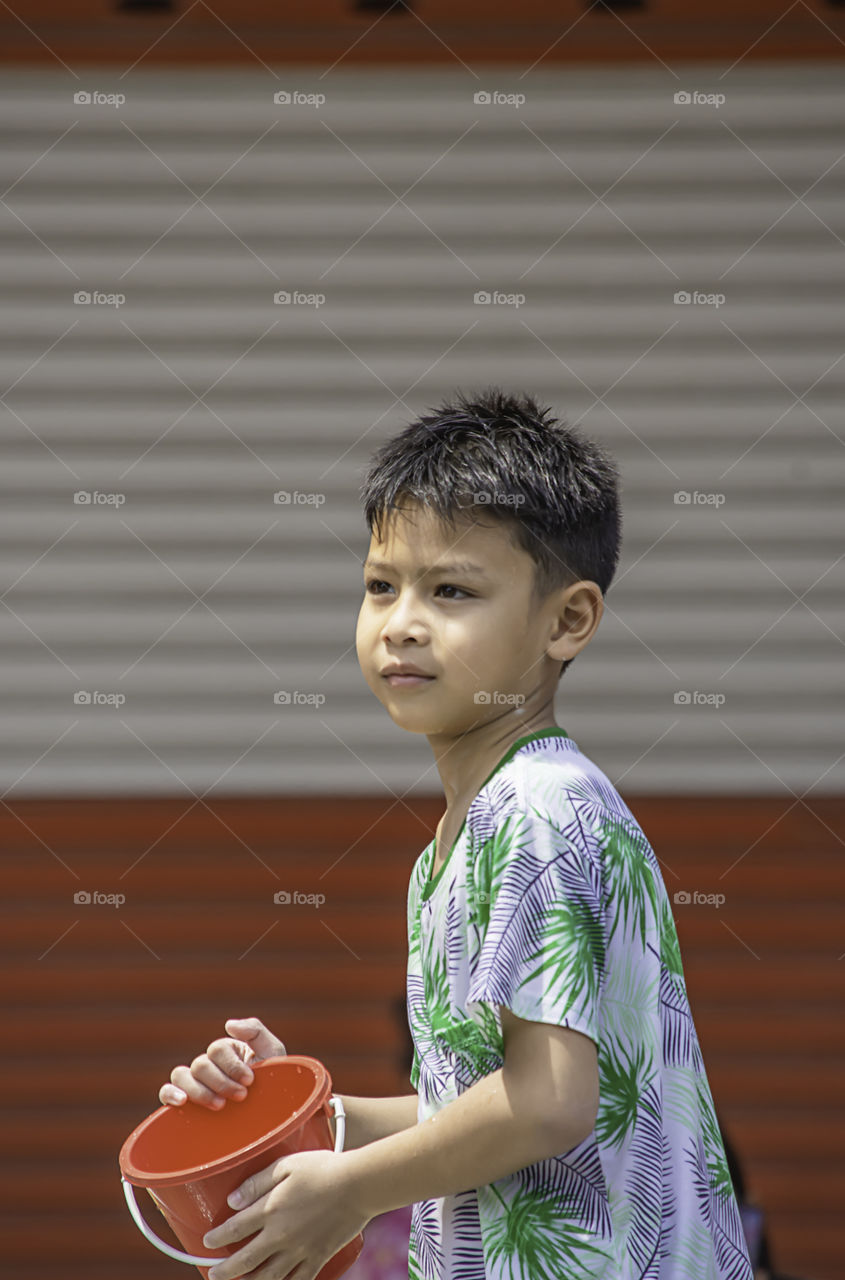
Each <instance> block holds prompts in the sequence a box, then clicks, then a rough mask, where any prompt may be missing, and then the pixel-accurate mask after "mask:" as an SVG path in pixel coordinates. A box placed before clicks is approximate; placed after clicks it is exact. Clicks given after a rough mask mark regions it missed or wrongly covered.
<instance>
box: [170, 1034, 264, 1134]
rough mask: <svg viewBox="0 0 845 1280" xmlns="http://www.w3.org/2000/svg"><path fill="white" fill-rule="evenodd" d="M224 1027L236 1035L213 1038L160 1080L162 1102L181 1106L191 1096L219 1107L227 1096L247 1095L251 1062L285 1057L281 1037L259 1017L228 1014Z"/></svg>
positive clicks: (212, 1108)
mask: <svg viewBox="0 0 845 1280" xmlns="http://www.w3.org/2000/svg"><path fill="white" fill-rule="evenodd" d="M226 1030H227V1031H228V1032H229V1033H230V1035H231V1036H232V1037H237V1039H234V1038H230V1039H224V1040H214V1041H212V1043H211V1044H210V1045H209V1046H208V1049H207V1050H206V1052H205V1053H201V1054H200V1056H199V1057H198V1058H194V1060H193V1062H192V1063H191V1065H190V1067H185V1066H179V1067H174V1068H173V1070H172V1071H171V1073H170V1080H171V1083H170V1084H163V1085H162V1086H161V1088H160V1089H159V1091H158V1096H159V1100H160V1101H161V1102H162V1103H164V1104H165V1105H166V1106H171V1107H181V1106H182V1105H183V1104H184V1103H185V1102H187V1100H188V1099H189V1098H190V1100H191V1101H192V1102H198V1103H199V1104H200V1106H202V1107H208V1108H210V1109H211V1110H212V1111H219V1110H220V1108H221V1107H224V1106H225V1105H226V1099H227V1098H234V1099H235V1101H236V1102H240V1101H242V1099H244V1098H245V1097H246V1091H247V1087H248V1086H249V1085H251V1084H252V1082H253V1080H254V1079H255V1076H254V1074H253V1072H252V1071H250V1069H249V1065H248V1064H249V1063H250V1062H261V1061H262V1059H263V1058H276V1057H284V1056H285V1054H286V1053H287V1050H286V1049H285V1046H284V1045H283V1044H282V1042H281V1040H277V1039H276V1037H275V1036H274V1035H273V1033H272V1032H271V1031H268V1030H267V1028H266V1027H265V1026H264V1023H263V1022H259V1020H258V1018H229V1019H228V1020H227V1022H226Z"/></svg>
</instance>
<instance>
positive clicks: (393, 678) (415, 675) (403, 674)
mask: <svg viewBox="0 0 845 1280" xmlns="http://www.w3.org/2000/svg"><path fill="white" fill-rule="evenodd" d="M380 674H381V676H382V679H384V680H386V681H387V682H388V684H389V685H390V686H391V688H396V689H401V688H403V687H406V686H407V687H410V686H412V685H418V684H424V683H426V682H427V681H428V680H433V679H434V676H432V675H429V674H428V672H427V671H422V670H421V669H420V668H419V667H414V666H411V664H410V663H404V662H403V663H399V664H397V665H396V666H392V667H383V668H382V670H381V673H380Z"/></svg>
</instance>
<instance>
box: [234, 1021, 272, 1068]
mask: <svg viewBox="0 0 845 1280" xmlns="http://www.w3.org/2000/svg"><path fill="white" fill-rule="evenodd" d="M225 1025H226V1031H227V1033H228V1034H229V1035H230V1036H234V1038H235V1039H236V1040H244V1041H246V1043H247V1044H248V1045H249V1047H250V1049H251V1050H252V1052H253V1054H254V1055H255V1057H256V1058H271V1057H275V1056H277V1055H281V1054H284V1053H285V1046H284V1045H283V1044H282V1042H281V1040H279V1039H278V1037H277V1036H274V1035H273V1033H272V1031H268V1029H267V1027H265V1026H264V1023H263V1022H262V1021H261V1020H260V1018H227V1019H226V1024H225Z"/></svg>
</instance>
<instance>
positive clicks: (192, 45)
mask: <svg viewBox="0 0 845 1280" xmlns="http://www.w3.org/2000/svg"><path fill="white" fill-rule="evenodd" d="M413 9H414V12H413V13H412V14H408V13H400V12H397V11H394V12H392V13H388V14H386V15H384V14H383V15H379V14H378V13H377V12H373V11H365V10H358V9H356V8H355V7H353V5H352V3H346V2H345V0H309V3H308V4H307V5H293V4H287V5H285V4H279V3H278V0H208V3H201V4H192V3H191V0H177V3H176V4H175V5H174V7H173V9H172V10H171V11H169V12H162V13H147V14H138V13H134V14H133V13H127V12H120V11H118V10H117V7H116V4H115V3H112V2H110V0H74V3H73V4H72V5H69V4H68V3H67V0H27V2H26V4H24V3H23V0H10V2H9V4H8V5H3V6H0V61H13V62H30V63H36V64H43V65H47V66H53V67H55V68H56V69H58V68H59V67H61V65H62V62H66V63H69V64H70V65H71V66H72V67H73V68H74V69H75V68H77V67H78V66H79V65H80V64H83V63H89V64H90V63H99V64H109V63H112V64H115V66H116V67H117V68H118V69H119V70H121V71H122V70H124V69H125V68H126V67H128V66H132V65H137V66H138V67H140V68H142V69H145V68H149V67H152V66H156V65H165V66H166V65H172V64H180V63H202V64H206V65H216V64H226V63H237V64H242V65H245V66H250V67H252V68H254V69H256V70H258V69H260V68H261V66H262V62H264V63H271V64H273V63H275V64H280V63H281V64H288V63H311V64H314V65H315V66H318V67H320V68H321V69H322V70H325V69H327V68H328V67H331V66H333V65H335V64H337V65H339V66H343V67H348V66H351V65H354V64H356V63H374V64H384V63H396V62H402V63H440V64H443V65H446V66H451V67H454V68H456V69H458V68H460V67H461V63H462V62H464V63H468V64H469V65H470V66H473V67H474V66H475V65H476V64H479V63H485V62H497V63H502V62H507V63H512V64H513V65H515V66H517V67H518V69H519V70H520V71H522V70H525V69H526V68H527V67H528V66H531V65H532V64H534V63H535V62H537V60H538V59H541V60H542V61H541V62H540V63H538V65H539V66H552V65H554V64H555V63H569V62H599V63H603V62H613V63H615V62H642V63H647V64H649V65H651V66H653V67H655V68H657V67H659V66H660V65H661V62H663V61H665V62H667V63H669V64H672V63H674V62H678V61H685V60H690V59H691V60H694V61H698V60H700V59H702V58H715V59H719V60H720V61H721V62H722V63H724V64H725V65H726V66H729V65H731V64H732V63H734V62H735V61H736V60H737V59H742V60H743V61H744V60H746V59H748V60H751V61H756V60H758V59H761V58H762V59H766V58H786V59H807V58H842V57H843V55H845V13H843V11H842V9H841V8H837V7H836V6H833V5H829V4H825V3H822V0H806V2H805V0H802V2H801V3H800V4H792V5H789V4H783V5H772V4H771V3H769V0H744V2H743V3H742V4H739V5H738V4H736V3H733V2H732V0H707V2H706V3H705V2H704V0H660V2H657V0H651V2H650V3H648V4H646V5H645V6H644V7H643V9H642V10H637V9H627V10H621V11H620V13H619V15H618V16H616V15H615V14H613V13H610V12H608V11H604V10H601V9H593V10H589V9H587V6H586V3H584V2H583V0H520V3H518V4H515V3H512V2H511V3H507V2H506V0H457V2H456V0H415V3H414V5H413ZM10 10H14V11H15V12H17V13H19V14H20V15H21V18H23V19H25V24H24V22H21V21H18V20H17V19H16V18H15V17H14V16H13V14H12V12H11V11H10ZM417 15H418V16H417ZM720 70H721V68H720ZM467 74H469V72H467ZM670 75H671V73H670V72H669V71H667V77H670ZM667 82H668V81H667Z"/></svg>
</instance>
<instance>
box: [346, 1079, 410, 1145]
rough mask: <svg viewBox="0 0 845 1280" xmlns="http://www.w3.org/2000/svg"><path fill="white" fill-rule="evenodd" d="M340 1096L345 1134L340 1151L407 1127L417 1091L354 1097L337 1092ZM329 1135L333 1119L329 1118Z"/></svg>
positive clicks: (375, 1140) (384, 1136)
mask: <svg viewBox="0 0 845 1280" xmlns="http://www.w3.org/2000/svg"><path fill="white" fill-rule="evenodd" d="M340 1100H341V1102H342V1103H343V1109H344V1111H345V1112H346V1137H345V1139H344V1142H343V1150H344V1151H354V1150H356V1149H357V1148H358V1147H365V1146H366V1145H367V1144H368V1143H370V1142H377V1141H378V1140H379V1138H387V1137H390V1136H391V1135H392V1134H394V1133H399V1132H401V1130H402V1129H410V1128H411V1126H412V1125H415V1124H416V1123H417V1095H416V1094H415V1093H409V1094H403V1095H402V1097H400V1098H355V1097H350V1096H349V1095H348V1094H345V1093H343V1094H341V1095H340ZM331 1127H332V1137H334V1135H335V1121H334V1120H332V1121H331Z"/></svg>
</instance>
